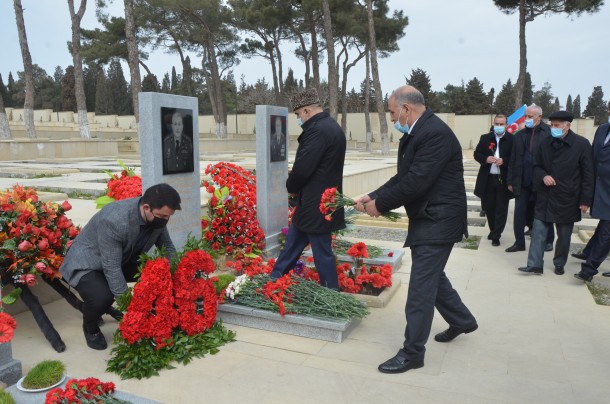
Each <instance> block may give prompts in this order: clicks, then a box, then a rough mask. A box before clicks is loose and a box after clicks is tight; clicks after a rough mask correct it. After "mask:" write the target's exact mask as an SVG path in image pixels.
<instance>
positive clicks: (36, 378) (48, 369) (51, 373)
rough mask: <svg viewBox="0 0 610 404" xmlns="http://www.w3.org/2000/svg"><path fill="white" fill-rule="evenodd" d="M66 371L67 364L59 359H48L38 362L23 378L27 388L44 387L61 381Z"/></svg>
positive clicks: (24, 385)
mask: <svg viewBox="0 0 610 404" xmlns="http://www.w3.org/2000/svg"><path fill="white" fill-rule="evenodd" d="M65 371H66V366H65V365H64V364H63V363H62V362H60V361H57V360H46V361H42V362H40V363H38V364H37V365H36V366H34V367H33V368H32V370H30V371H29V372H28V374H27V375H26V376H25V379H23V387H25V388H26V389H32V390H34V389H42V388H44V387H49V386H52V385H54V384H55V383H57V382H59V381H60V380H61V378H62V376H63V374H64V372H65Z"/></svg>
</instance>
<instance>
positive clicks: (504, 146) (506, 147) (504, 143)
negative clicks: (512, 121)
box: [474, 132, 514, 199]
mask: <svg viewBox="0 0 610 404" xmlns="http://www.w3.org/2000/svg"><path fill="white" fill-rule="evenodd" d="M491 144H493V145H494V148H492V147H490V145H491ZM495 145H496V135H495V133H493V132H490V133H486V134H484V135H481V139H480V140H479V144H478V145H477V147H476V149H475V150H474V159H475V160H476V161H478V162H479V164H480V165H481V167H480V168H479V174H478V175H477V182H476V184H475V187H474V194H475V195H476V196H478V197H479V198H481V199H483V197H484V196H485V187H486V185H487V178H488V177H489V170H491V164H489V163H488V162H487V157H489V156H493V155H494V153H495V147H497V146H495ZM512 148H513V137H512V135H510V134H509V133H505V134H504V136H502V137H501V138H500V158H502V160H503V163H502V165H501V166H500V178H501V179H502V184H503V185H504V187H506V176H507V175H508V166H509V164H510V155H511V151H512ZM508 194H509V198H513V196H514V195H513V194H512V193H510V192H508Z"/></svg>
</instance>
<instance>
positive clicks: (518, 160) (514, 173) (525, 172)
mask: <svg viewBox="0 0 610 404" xmlns="http://www.w3.org/2000/svg"><path fill="white" fill-rule="evenodd" d="M532 135H533V136H534V141H533V142H532ZM547 137H551V128H550V127H549V125H547V124H546V123H544V122H540V123H539V124H538V125H536V126H535V127H533V128H532V129H530V128H524V129H521V130H520V131H519V132H517V133H515V135H514V138H513V148H512V151H511V156H510V164H509V165H508V174H507V176H506V185H512V187H513V193H514V194H515V195H516V196H519V195H520V194H521V188H524V187H529V186H531V185H532V179H533V167H534V156H535V155H536V151H537V150H538V146H539V145H540V144H541V141H542V140H543V139H546V138H547ZM530 149H531V150H530Z"/></svg>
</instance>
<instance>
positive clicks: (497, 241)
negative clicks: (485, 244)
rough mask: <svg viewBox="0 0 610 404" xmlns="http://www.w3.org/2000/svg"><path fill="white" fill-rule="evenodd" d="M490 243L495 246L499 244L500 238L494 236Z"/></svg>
mask: <svg viewBox="0 0 610 404" xmlns="http://www.w3.org/2000/svg"><path fill="white" fill-rule="evenodd" d="M491 245H492V246H494V247H497V246H499V245H500V240H498V239H497V238H494V239H493V240H491Z"/></svg>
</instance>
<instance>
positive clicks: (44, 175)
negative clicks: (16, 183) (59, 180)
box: [32, 173, 61, 178]
mask: <svg viewBox="0 0 610 404" xmlns="http://www.w3.org/2000/svg"><path fill="white" fill-rule="evenodd" d="M53 177H61V174H52V173H42V174H36V175H34V176H33V177H32V178H53Z"/></svg>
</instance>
